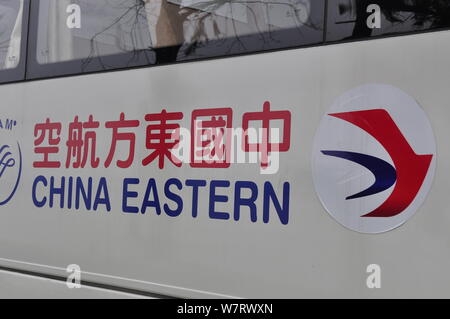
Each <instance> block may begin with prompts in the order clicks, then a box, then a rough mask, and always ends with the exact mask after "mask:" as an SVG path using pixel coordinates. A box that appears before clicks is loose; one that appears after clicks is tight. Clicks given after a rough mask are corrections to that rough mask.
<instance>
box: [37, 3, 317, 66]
mask: <svg viewBox="0 0 450 319" xmlns="http://www.w3.org/2000/svg"><path fill="white" fill-rule="evenodd" d="M71 4H72V5H73V4H76V5H78V6H79V8H80V9H81V18H80V19H81V21H80V28H77V27H75V28H69V27H68V26H67V19H68V16H69V15H70V12H69V13H68V12H67V7H68V6H69V5H71ZM323 10H324V1H323V0H259V1H258V0H246V1H244V0H236V1H227V0H220V1H218V0H215V1H208V0H41V1H40V7H39V25H38V41H37V52H36V54H37V61H38V62H39V63H40V64H46V63H54V62H63V61H71V60H80V61H81V63H82V65H86V64H89V62H90V61H92V59H99V60H101V57H106V56H113V55H117V54H123V53H126V54H127V58H124V59H129V61H128V62H132V61H133V59H134V60H136V59H137V58H139V57H141V58H142V55H144V56H145V57H146V59H147V60H148V61H147V63H157V62H169V61H176V60H183V59H192V58H198V57H208V56H217V55H226V54H233V53H241V52H249V51H257V50H266V49H273V48H281V47H290V46H297V45H306V44H312V43H318V42H321V41H322V40H323V39H322V38H323ZM124 59H122V60H121V61H120V64H121V66H126V65H122V64H123V63H124ZM126 62H127V61H125V63H126ZM105 67H117V66H115V65H105Z"/></svg>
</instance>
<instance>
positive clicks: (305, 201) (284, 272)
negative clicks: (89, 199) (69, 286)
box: [0, 31, 450, 298]
mask: <svg viewBox="0 0 450 319" xmlns="http://www.w3.org/2000/svg"><path fill="white" fill-rule="evenodd" d="M449 56H450V32H448V31H447V32H438V33H430V34H421V35H412V36H404V37H398V38H390V39H380V40H373V41H368V42H357V43H349V44H340V45H331V46H326V47H316V48H309V49H301V50H289V51H283V52H275V53H267V54H259V55H253V56H245V57H236V58H228V59H218V60H212V61H204V62H195V63H185V64H179V65H171V66H162V67H155V68H146V69H139V70H132V71H120V72H113V73H105V74H95V75H87V76H79V77H69V78H63V79H53V80H44V81H35V82H30V83H26V84H12V85H2V86H0V96H1V100H2V101H1V103H0V114H1V116H2V117H5V118H6V117H8V118H15V119H17V120H18V121H19V126H18V128H17V129H16V130H15V132H14V134H16V137H17V139H19V140H20V141H21V143H22V152H23V159H24V167H23V178H22V180H21V184H20V187H19V189H18V191H17V194H16V195H15V197H14V199H13V200H12V201H11V203H9V204H8V205H7V206H4V207H1V208H0V257H1V258H2V259H0V265H2V266H7V267H13V268H20V269H28V270H33V271H37V272H43V273H50V274H58V275H64V274H65V268H66V266H67V265H69V264H74V263H76V264H78V265H80V266H81V269H82V271H83V273H82V276H83V279H84V280H89V281H94V282H99V283H107V284H110V285H120V286H123V287H128V288H135V289H144V290H147V291H150V292H155V293H161V294H167V295H173V296H182V297H229V296H235V297H254V298H267V297H363V298H365V297H369V298H370V297H450V276H449V275H448V269H449V267H450V250H449V243H450V231H449V228H450V215H449V208H448V207H449V203H448V198H449V189H450V188H449V186H450V182H449V181H450V167H449V164H448V162H449V160H450V147H449V145H448V137H449V136H450V125H449V120H450V108H449V103H450V102H449V101H450V61H449ZM366 83H384V84H389V85H392V86H395V87H398V88H400V89H401V90H403V91H404V92H406V93H407V94H409V95H410V96H412V97H414V98H415V99H416V100H417V101H418V103H419V104H420V105H421V106H422V107H423V109H424V111H425V112H426V114H427V115H428V117H429V119H430V122H431V125H432V127H433V130H434V134H435V137H436V143H437V167H436V176H435V179H434V184H433V186H432V188H431V191H430V193H429V194H428V197H427V198H426V200H425V202H424V205H423V206H422V207H421V208H420V209H419V210H418V212H417V213H416V214H415V215H414V216H413V217H412V218H411V219H410V220H409V221H408V222H406V223H405V224H404V225H403V226H401V227H400V228H398V229H395V230H393V231H390V232H387V233H384V234H380V235H363V234H359V233H356V232H353V231H350V230H348V229H346V228H344V227H343V226H341V225H339V224H338V223H337V222H335V221H334V220H333V219H332V218H331V217H330V216H329V215H328V214H327V213H326V211H325V210H324V208H323V207H322V205H321V203H320V201H319V199H318V198H317V196H316V194H315V191H314V186H313V181H312V176H311V152H312V144H313V139H314V136H315V133H316V130H317V128H318V126H319V123H320V120H321V118H322V117H323V115H324V114H325V112H326V111H327V110H328V108H329V106H330V105H331V104H332V102H333V101H334V100H335V99H336V98H337V97H338V96H340V95H341V94H342V93H344V92H346V91H348V90H349V89H351V88H354V87H357V86H359V85H362V84H366ZM266 100H268V101H271V103H272V109H273V110H286V109H289V110H290V111H291V113H292V140H291V149H290V151H289V152H288V153H283V154H281V156H280V171H279V172H278V173H277V174H275V175H260V174H259V168H258V166H257V165H233V166H232V167H231V168H228V169H198V170H194V169H192V168H190V167H188V166H187V165H184V166H183V168H181V169H179V168H175V167H173V166H171V165H170V163H168V162H167V161H166V165H167V167H166V169H164V170H159V169H157V168H156V167H155V166H148V167H146V168H142V166H141V165H134V166H132V167H131V168H129V169H126V170H120V169H111V168H109V169H105V168H98V169H96V170H88V169H85V170H81V171H78V170H74V169H72V170H69V171H67V170H66V169H56V170H48V171H47V172H45V170H38V169H33V168H32V161H33V160H34V159H35V155H34V153H33V141H34V137H33V129H34V125H35V124H36V123H40V122H43V121H45V119H46V118H47V117H50V118H51V119H52V120H58V121H61V122H63V123H64V127H63V133H62V134H63V138H62V143H61V152H62V153H61V154H62V155H61V156H60V159H61V161H63V162H64V160H65V154H66V153H65V148H64V147H62V145H64V144H63V143H64V142H65V136H66V135H67V125H68V123H69V122H70V121H72V120H73V118H74V116H75V115H79V116H80V118H82V119H83V120H87V117H88V115H89V114H93V115H94V116H95V118H96V119H97V120H99V121H100V122H101V123H102V124H103V123H104V122H105V121H110V120H115V119H118V117H119V114H120V112H122V111H123V112H125V113H126V117H127V119H128V118H129V119H139V120H141V126H140V127H139V129H137V130H136V133H137V135H138V139H137V147H136V159H135V162H137V163H139V161H140V160H142V158H144V157H145V156H146V155H148V151H147V150H145V147H144V136H145V123H144V121H143V116H144V115H145V114H147V113H151V112H160V111H161V110H162V109H163V108H166V109H167V110H168V111H173V112H174V111H182V112H184V115H185V117H184V119H183V121H182V123H183V124H184V125H185V126H187V127H189V121H190V113H191V111H192V110H193V109H194V108H213V107H232V108H233V110H234V114H233V115H234V116H235V120H234V123H235V124H236V125H237V124H238V123H239V121H240V119H241V117H242V114H243V113H244V112H248V111H260V110H262V105H263V102H264V101H266ZM100 132H101V134H100ZM106 133H108V131H107V130H105V129H102V130H100V131H98V133H97V134H98V135H102V134H103V136H105V134H106ZM106 136H108V137H107V138H104V140H102V141H101V143H100V145H99V154H104V153H105V152H107V147H108V146H109V135H106ZM40 174H43V175H46V176H51V175H54V176H61V175H65V176H85V177H88V176H93V177H94V178H98V177H100V176H107V177H108V179H109V185H108V186H109V187H110V195H111V197H112V206H113V209H112V211H111V212H109V213H106V212H103V211H99V212H87V211H82V210H80V211H75V210H66V209H64V210H61V209H59V208H53V209H49V208H36V207H35V206H34V205H33V202H32V200H31V188H32V182H33V180H34V178H35V177H36V176H37V175H40ZM124 177H140V178H141V179H142V180H145V181H141V185H140V187H138V188H137V189H138V190H139V193H140V194H141V196H142V194H143V192H144V191H145V189H144V188H145V184H146V179H147V178H150V177H154V178H155V179H156V180H157V181H161V182H164V181H165V180H166V179H167V178H171V177H177V178H180V179H181V180H185V179H188V178H202V179H203V178H204V179H206V180H211V179H228V180H231V181H236V180H249V181H254V182H255V183H257V184H258V186H259V188H260V191H262V184H263V182H264V181H271V182H272V184H273V185H276V186H277V188H276V191H277V193H278V194H280V190H281V185H282V183H284V182H289V183H290V185H291V189H290V192H291V203H290V220H289V224H288V225H282V224H281V223H280V222H279V220H278V219H277V217H276V216H275V213H274V212H272V215H271V221H270V223H269V224H264V223H263V222H262V219H261V206H262V203H261V202H259V203H258V221H257V222H256V223H252V222H251V221H250V219H249V215H248V212H246V211H243V212H242V218H241V220H239V221H238V222H236V221H234V220H233V219H230V220H227V221H224V220H212V219H210V218H209V217H208V216H207V215H208V212H207V206H206V205H207V201H208V199H207V196H206V194H200V201H199V202H200V206H199V216H198V217H197V218H196V219H194V218H192V217H191V216H190V203H189V202H185V206H186V207H185V210H186V211H184V212H183V213H182V214H181V216H179V217H177V218H171V217H169V216H167V215H165V214H164V213H163V214H162V215H160V216H158V215H156V214H155V213H152V212H151V211H148V212H147V213H146V214H145V215H141V214H136V215H133V214H124V213H122V212H121V210H120V207H121V198H120V197H121V196H120V193H121V187H122V185H121V181H122V179H123V178H124ZM161 191H162V188H161V190H160V192H161ZM224 192H225V193H226V194H228V195H230V196H232V194H233V193H232V189H230V190H229V191H228V192H227V191H226V190H225V191H224ZM183 194H184V195H183V196H184V198H190V196H191V195H190V191H185V193H183ZM221 208H222V209H225V210H226V209H231V208H230V207H229V206H226V205H223V206H221ZM372 263H376V264H379V265H380V266H381V269H382V288H381V289H374V290H371V289H368V288H367V287H366V276H367V274H366V267H367V265H369V264H372ZM2 289H3V288H2V287H0V290H2Z"/></svg>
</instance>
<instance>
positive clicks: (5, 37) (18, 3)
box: [0, 0, 29, 83]
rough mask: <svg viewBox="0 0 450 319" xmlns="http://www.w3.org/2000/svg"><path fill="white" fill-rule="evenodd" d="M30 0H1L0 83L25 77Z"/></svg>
mask: <svg viewBox="0 0 450 319" xmlns="http://www.w3.org/2000/svg"><path fill="white" fill-rule="evenodd" d="M28 6H29V1H28V0H2V1H0V83H5V82H13V81H17V80H23V79H24V77H25V53H26V48H25V45H26V32H27V28H28V27H27V26H28V20H27V19H24V18H23V17H27V16H28Z"/></svg>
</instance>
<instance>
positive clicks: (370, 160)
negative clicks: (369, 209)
mask: <svg viewBox="0 0 450 319" xmlns="http://www.w3.org/2000/svg"><path fill="white" fill-rule="evenodd" d="M322 153H323V154H324V155H328V156H334V157H339V158H343V159H346V160H349V161H352V162H355V163H357V164H359V165H361V166H364V167H365V168H367V169H368V170H369V171H371V172H372V174H373V175H374V176H375V183H373V185H372V186H370V187H369V188H367V189H366V190H364V191H362V192H359V193H357V194H355V195H352V196H349V197H347V198H346V199H347V200H348V199H355V198H361V197H365V196H370V195H374V194H378V193H381V192H382V191H385V190H386V189H388V188H389V187H391V186H392V185H394V183H395V181H396V180H397V172H396V171H395V168H394V167H393V166H392V165H391V164H389V163H388V162H386V161H384V160H382V159H380V158H378V157H374V156H370V155H366V154H360V153H354V152H344V151H322Z"/></svg>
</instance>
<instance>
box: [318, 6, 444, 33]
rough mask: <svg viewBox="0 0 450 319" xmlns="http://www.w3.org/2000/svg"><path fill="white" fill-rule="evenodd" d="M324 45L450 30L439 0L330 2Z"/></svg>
mask: <svg viewBox="0 0 450 319" xmlns="http://www.w3.org/2000/svg"><path fill="white" fill-rule="evenodd" d="M327 26H328V27H327V32H326V41H339V40H347V39H361V38H368V37H376V36H381V35H391V34H399V33H409V32H417V31H425V30H431V29H438V28H446V27H450V2H449V1H442V0H329V2H328V15H327Z"/></svg>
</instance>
